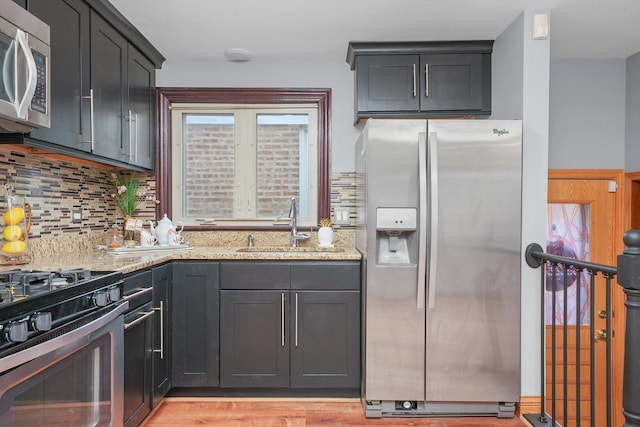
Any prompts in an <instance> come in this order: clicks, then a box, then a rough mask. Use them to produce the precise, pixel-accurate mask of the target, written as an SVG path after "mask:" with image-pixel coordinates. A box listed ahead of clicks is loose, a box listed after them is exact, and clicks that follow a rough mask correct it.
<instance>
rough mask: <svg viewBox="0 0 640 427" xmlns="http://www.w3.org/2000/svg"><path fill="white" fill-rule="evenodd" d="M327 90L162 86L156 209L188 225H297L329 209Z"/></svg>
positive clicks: (326, 213) (312, 222) (315, 220)
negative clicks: (293, 209) (296, 212)
mask: <svg viewBox="0 0 640 427" xmlns="http://www.w3.org/2000/svg"><path fill="white" fill-rule="evenodd" d="M329 95H330V92H329V90H317V89H309V90H305V89H284V90H283V89H204V88H203V89H166V88H159V89H158V101H159V102H158V113H159V114H158V115H159V118H160V120H159V122H160V155H159V156H158V159H159V162H158V167H157V174H156V181H157V188H158V193H159V196H160V198H159V200H160V205H159V208H158V212H157V214H158V215H159V217H161V216H162V214H163V213H165V212H166V213H169V214H170V216H171V218H172V219H173V220H180V221H183V222H184V223H185V225H186V226H188V227H189V228H192V229H206V228H216V229H219V228H229V229H233V228H248V227H250V228H263V227H269V228H273V227H276V228H277V227H278V226H279V225H281V226H287V225H288V217H287V213H288V210H289V206H290V199H291V197H295V198H296V199H298V203H299V207H300V217H299V224H300V225H309V226H316V225H317V223H318V218H321V217H328V216H329V212H330V183H329V157H328V156H329V143H328V123H329V120H328V117H329V111H328V108H329Z"/></svg>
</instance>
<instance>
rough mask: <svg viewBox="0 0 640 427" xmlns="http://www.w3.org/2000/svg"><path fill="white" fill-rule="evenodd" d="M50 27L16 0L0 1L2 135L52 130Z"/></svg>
mask: <svg viewBox="0 0 640 427" xmlns="http://www.w3.org/2000/svg"><path fill="white" fill-rule="evenodd" d="M49 39H50V31H49V26H48V25H47V24H45V23H44V22H42V21H41V20H40V19H38V18H36V17H35V16H34V15H32V14H31V13H29V12H28V11H27V10H25V9H23V8H22V7H20V6H18V5H17V4H16V3H14V2H13V1H12V0H0V69H1V70H2V75H1V76H0V132H20V133H27V132H29V131H31V129H33V128H42V127H49V122H50V112H49V108H50V93H51V88H50V76H51V69H50V62H51V58H50V56H51V47H50V41H49Z"/></svg>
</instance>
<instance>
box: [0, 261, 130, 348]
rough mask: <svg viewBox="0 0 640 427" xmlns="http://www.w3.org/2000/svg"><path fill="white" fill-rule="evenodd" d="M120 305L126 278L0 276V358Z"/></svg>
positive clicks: (79, 273)
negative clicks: (123, 279)
mask: <svg viewBox="0 0 640 427" xmlns="http://www.w3.org/2000/svg"><path fill="white" fill-rule="evenodd" d="M121 301H122V273H120V272H114V271H89V270H85V269H73V270H64V271H63V270H57V271H29V270H8V271H2V272H0V358H2V357H4V356H6V355H8V354H10V353H12V352H16V351H19V350H20V349H21V348H23V347H28V346H30V345H31V342H33V340H34V339H41V338H42V337H48V336H49V335H51V336H54V335H56V334H58V331H60V330H62V329H63V328H65V327H67V326H66V325H70V324H72V323H74V322H75V323H78V322H77V321H76V320H77V319H80V318H86V317H87V316H89V317H90V316H94V315H95V314H96V313H97V314H99V313H100V312H101V311H104V310H108V309H109V306H111V305H112V304H118V303H120V302H121Z"/></svg>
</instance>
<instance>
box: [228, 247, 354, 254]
mask: <svg viewBox="0 0 640 427" xmlns="http://www.w3.org/2000/svg"><path fill="white" fill-rule="evenodd" d="M238 252H333V253H336V252H344V248H321V247H318V246H298V247H297V248H292V247H291V246H255V247H252V248H249V247H247V248H240V249H238Z"/></svg>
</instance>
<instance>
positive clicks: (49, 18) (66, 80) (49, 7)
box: [29, 0, 91, 152]
mask: <svg viewBox="0 0 640 427" xmlns="http://www.w3.org/2000/svg"><path fill="white" fill-rule="evenodd" d="M29 11H30V12H31V13H33V14H34V15H35V16H37V17H38V18H40V19H41V20H42V21H44V22H46V23H48V24H49V27H50V29H51V58H52V63H51V127H50V128H48V129H46V128H45V129H35V130H33V131H32V132H31V137H33V138H37V139H41V140H43V141H50V142H55V143H57V144H60V145H62V146H66V147H69V148H72V149H75V150H80V151H85V152H89V151H91V122H90V102H89V98H88V97H89V89H90V82H89V76H90V74H89V73H90V70H89V64H90V58H89V54H90V49H89V20H90V13H89V12H90V9H89V6H87V4H86V3H85V2H84V1H82V0H29Z"/></svg>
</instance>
